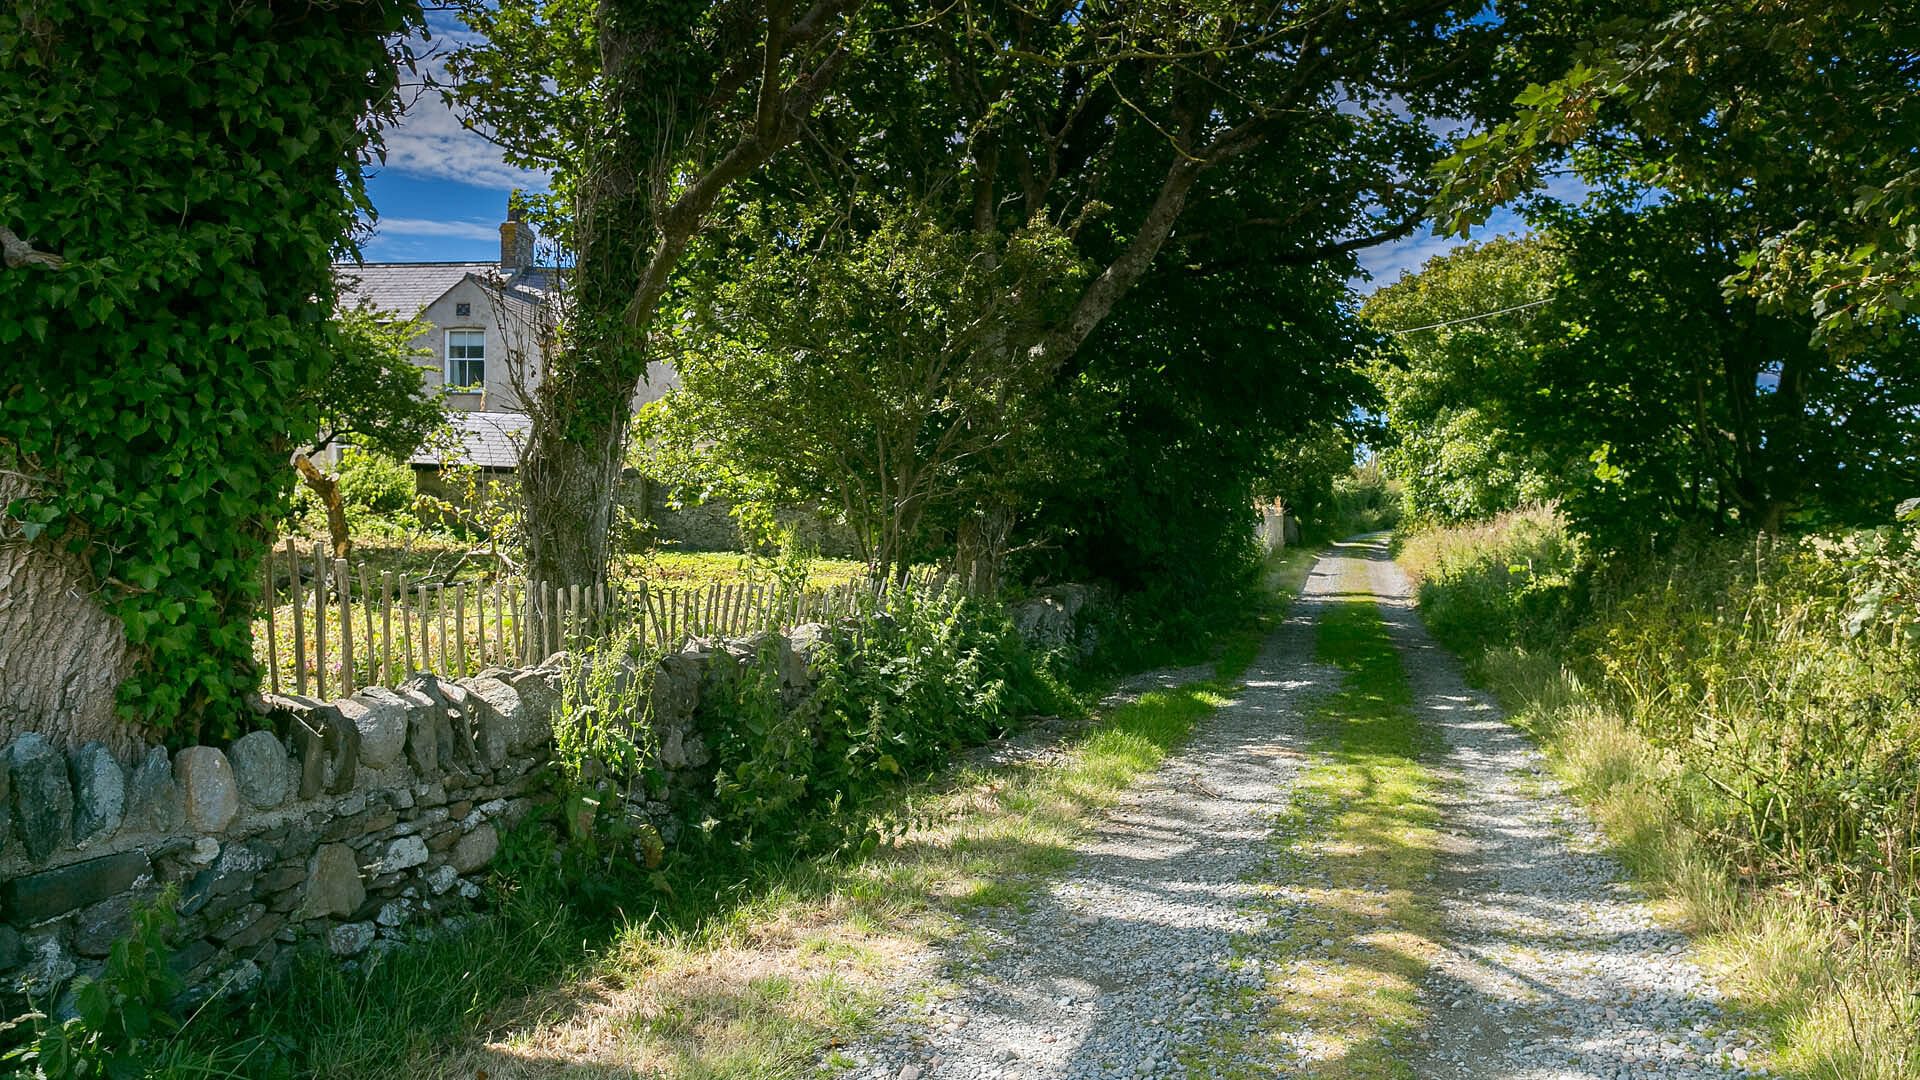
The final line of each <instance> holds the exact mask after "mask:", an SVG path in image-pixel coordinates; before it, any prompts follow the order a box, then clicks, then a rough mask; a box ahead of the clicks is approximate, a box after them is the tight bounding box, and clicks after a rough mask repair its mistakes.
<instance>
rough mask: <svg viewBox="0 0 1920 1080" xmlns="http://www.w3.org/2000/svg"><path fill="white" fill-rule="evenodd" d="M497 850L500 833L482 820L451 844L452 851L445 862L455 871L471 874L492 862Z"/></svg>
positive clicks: (498, 848) (498, 849)
mask: <svg viewBox="0 0 1920 1080" xmlns="http://www.w3.org/2000/svg"><path fill="white" fill-rule="evenodd" d="M499 851H500V834H499V833H498V832H497V831H495V829H494V827H493V826H492V825H490V824H486V823H484V822H483V823H481V824H479V825H476V826H474V829H473V831H472V832H470V833H468V834H467V835H465V836H463V837H461V838H460V840H459V842H458V843H456V844H454V845H453V851H452V852H451V853H450V854H449V855H448V856H447V864H448V865H449V866H452V867H453V869H454V871H455V872H456V873H460V874H471V873H473V872H474V871H475V870H478V869H480V868H481V867H483V866H485V865H487V864H488V863H490V862H492V861H493V857H494V855H496V854H498V853H499Z"/></svg>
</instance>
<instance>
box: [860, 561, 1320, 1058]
mask: <svg viewBox="0 0 1920 1080" xmlns="http://www.w3.org/2000/svg"><path fill="white" fill-rule="evenodd" d="M1331 588H1332V578H1330V577H1327V576H1325V575H1323V574H1321V573H1320V572H1319V571H1318V570H1317V569H1316V572H1315V573H1314V575H1313V576H1312V577H1310V578H1309V580H1308V582H1307V586H1306V589H1305V591H1304V594H1303V596H1302V597H1301V598H1300V600H1299V601H1297V602H1296V603H1295V604H1294V606H1293V608H1292V609H1291V611H1290V614H1289V617H1288V619H1287V621H1286V623H1285V624H1284V625H1282V626H1281V627H1280V628H1279V629H1278V630H1277V631H1275V633H1274V634H1273V635H1272V636H1271V637H1270V638H1269V639H1268V640H1267V642H1266V644H1265V646H1264V647H1263V649H1262V651H1261V653H1260V655H1259V656H1258V657H1257V658H1256V659H1255V660H1254V662H1253V664H1252V665H1251V666H1250V667H1249V668H1248V670H1247V673H1246V675H1245V676H1244V682H1245V687H1246V688H1245V689H1244V690H1243V691H1241V692H1240V693H1239V694H1238V695H1237V697H1236V698H1235V700H1234V701H1233V702H1232V703H1231V704H1229V705H1226V706H1224V707H1222V708H1221V709H1220V710H1219V711H1218V712H1216V713H1215V714H1214V715H1213V716H1212V717H1210V718H1209V719H1207V720H1206V721H1203V723H1202V726H1201V728H1200V729H1199V730H1198V731H1197V732H1196V733H1195V737H1194V739H1193V740H1192V741H1191V742H1190V743H1189V744H1188V745H1187V746H1186V747H1185V748H1183V749H1182V750H1181V751H1180V752H1178V753H1177V754H1175V755H1173V756H1172V757H1170V758H1168V760H1167V761H1166V762H1165V763H1164V764H1163V765H1162V766H1161V768H1160V769H1159V770H1158V771H1157V772H1156V773H1155V774H1154V775H1153V776H1152V777H1151V778H1149V779H1148V780H1147V781H1146V782H1144V783H1142V784H1141V785H1139V786H1137V787H1136V788H1134V789H1133V790H1132V791H1130V792H1129V793H1128V794H1127V796H1126V797H1125V798H1124V799H1123V800H1122V802H1121V803H1120V804H1119V805H1118V806H1117V807H1115V808H1114V809H1113V810H1112V811H1110V812H1109V814H1108V815H1107V817H1106V818H1105V819H1104V820H1103V821H1102V822H1100V823H1099V824H1098V825H1096V826H1095V829H1094V831H1093V834H1092V835H1091V836H1089V837H1088V838H1087V840H1086V841H1085V842H1084V843H1083V845H1082V847H1081V853H1080V858H1079V860H1078V862H1076V864H1075V865H1074V868H1073V869H1072V870H1070V871H1068V872H1067V873H1066V874H1065V875H1064V876H1063V877H1062V878H1061V879H1060V880H1058V881H1056V882H1054V883H1053V884H1052V885H1051V886H1050V887H1049V888H1048V889H1047V890H1046V891H1045V892H1043V893H1042V894H1041V895H1040V896H1039V897H1038V898H1037V899H1036V900H1035V901H1034V902H1032V903H1031V904H1030V905H1029V906H1028V908H1027V909H1026V910H1025V911H1020V912H1015V911H1007V910H1000V911H995V912H989V913H986V914H985V915H984V916H982V917H979V918H977V919H975V920H974V921H973V922H972V924H971V926H970V927H969V929H970V930H971V931H972V932H971V933H968V934H962V935H961V936H960V937H959V938H958V939H957V940H956V941H955V942H954V943H953V944H952V945H950V946H949V947H948V948H947V950H946V952H945V955H944V956H943V957H942V961H943V964H942V966H943V967H944V969H945V970H944V976H943V978H941V979H940V980H938V981H937V982H936V983H935V984H934V985H932V986H930V987H922V988H921V989H922V990H924V991H925V993H923V994H920V995H908V994H907V993H906V992H905V991H906V990H907V989H909V988H903V993H902V995H901V996H902V997H907V996H916V997H920V998H921V999H922V1000H921V1002H920V1003H919V1004H913V1003H910V1002H906V1001H902V1002H901V1003H900V1004H898V1005H896V1006H894V1007H892V1008H890V1009H888V1010H886V1012H885V1013H884V1014H883V1016H882V1017H881V1020H880V1023H879V1026H878V1030H877V1034H876V1035H874V1036H873V1037H871V1038H869V1039H868V1040H867V1041H865V1042H863V1043H861V1044H859V1045H856V1046H853V1047H849V1048H845V1049H843V1050H842V1051H841V1052H842V1053H843V1054H845V1055H846V1056H848V1057H850V1058H852V1059H853V1060H854V1061H855V1062H856V1063H857V1064H856V1065H855V1066H854V1067H853V1068H852V1069H851V1070H849V1071H848V1072H847V1073H846V1074H845V1075H849V1076H854V1077H860V1078H864V1080H880V1078H886V1080H900V1078H905V1080H913V1078H916V1077H924V1078H927V1080H933V1078H935V1077H938V1078H940V1080H947V1078H956V1080H958V1078H969V1077H1007V1078H1015V1077H1022V1078H1025V1077H1033V1078H1040V1077H1046V1078H1066V1077H1073V1078H1094V1077H1126V1078H1135V1077H1148V1076H1176V1075H1180V1074H1181V1070H1180V1069H1179V1068H1178V1065H1177V1063H1176V1060H1175V1055H1176V1054H1177V1053H1178V1052H1179V1050H1180V1048H1181V1047H1182V1046H1185V1045H1189V1044H1192V1043H1196V1042H1204V1041H1205V1040H1206V1039H1208V1038H1209V1037H1210V1036H1211V1035H1212V1034H1213V1033H1214V1032H1216V1031H1217V1030H1218V1028H1219V1026H1220V1025H1232V1026H1235V1027H1239V1028H1242V1029H1250V1028H1252V1027H1254V1026H1257V1025H1258V1024H1259V1022H1260V1010H1259V1009H1257V1008H1255V1009H1249V1010H1247V1011H1245V1012H1244V1013H1241V1014H1235V1013H1234V1012H1233V1011H1232V1010H1233V1008H1234V1004H1235V999H1236V996H1237V995H1235V994H1233V993H1231V992H1230V991H1231V990H1232V989H1233V988H1234V987H1236V986H1257V985H1259V984H1260V983H1261V982H1262V981H1263V977H1262V975H1261V974H1260V972H1259V970H1258V969H1257V968H1249V967H1247V966H1245V965H1244V964H1242V963H1241V962H1239V961H1237V960H1236V959H1235V958H1234V955H1233V953H1234V950H1233V944H1234V939H1235V937H1236V935H1246V934H1249V933H1258V932H1260V930H1261V929H1262V923H1263V922H1264V918H1263V917H1261V916H1259V915H1257V914H1254V913H1253V912H1251V911H1250V910H1249V904H1250V901H1251V900H1252V899H1253V897H1254V896H1255V894H1256V888H1255V886H1254V885H1252V884H1251V883H1250V879H1251V877H1252V874H1253V870H1254V868H1255V866H1256V864H1257V862H1258V860H1259V859H1260V857H1261V855H1262V854H1263V848H1264V845H1263V840H1264V839H1265V837H1266V836H1267V833H1268V831H1269V820H1270V818H1271V817H1272V815H1273V814H1274V812H1275V811H1276V810H1278V809H1279V807H1280V805H1281V800H1283V799H1284V798H1285V796H1286V791H1287V787H1288V785H1289V783H1290V782H1291V779H1292V777H1293V775H1294V774H1295V772H1296V771H1297V769H1298V768H1299V763H1300V758H1301V748H1302V747H1303V746H1304V745H1305V743H1306V737H1305V735H1304V733H1303V731H1302V727H1303V717H1304V715H1305V710H1306V708H1307V703H1308V701H1309V699H1310V697H1311V696H1312V695H1313V694H1314V693H1315V692H1316V690H1317V689H1318V688H1319V687H1320V686H1322V685H1324V683H1325V681H1326V680H1327V679H1329V678H1332V677H1335V676H1337V672H1330V671H1329V670H1323V669H1321V668H1318V667H1316V666H1315V665H1314V664H1313V619H1314V614H1315V612H1316V610H1317V607H1318V603H1319V601H1318V599H1317V598H1318V596H1319V595H1320V594H1321V593H1324V592H1326V591H1328V590H1330V589H1331ZM1186 674H1190V675H1193V676H1195V677H1202V676H1204V674H1206V673H1204V672H1188V673H1186Z"/></svg>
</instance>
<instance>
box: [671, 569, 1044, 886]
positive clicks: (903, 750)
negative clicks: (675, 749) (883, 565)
mask: <svg viewBox="0 0 1920 1080" xmlns="http://www.w3.org/2000/svg"><path fill="white" fill-rule="evenodd" d="M814 667H815V672H816V677H817V682H816V684H815V686H814V689H813V693H812V694H811V695H810V696H809V697H808V698H807V699H806V700H805V702H804V703H803V704H802V705H801V706H800V707H798V708H789V707H787V706H786V704H785V703H783V702H781V700H780V698H779V686H778V681H777V679H775V678H774V676H773V671H772V654H771V653H770V652H768V651H763V653H762V654H761V656H760V657H758V658H755V659H754V660H753V661H750V662H749V663H747V664H746V665H744V666H743V667H742V669H741V671H740V673H739V674H738V675H737V676H735V677H734V678H733V679H732V680H730V681H729V683H728V684H727V688H726V689H725V690H724V691H723V692H721V693H718V694H714V695H709V696H707V697H703V699H702V704H701V707H702V709H703V710H706V717H705V719H706V721H707V723H708V725H709V727H710V729H711V730H714V731H716V732H717V733H718V735H717V739H716V742H717V745H716V746H715V747H714V755H715V759H716V762H717V770H718V771H717V775H716V780H715V795H716V801H717V803H718V806H719V814H718V816H717V817H716V819H715V822H714V825H713V827H712V828H711V829H710V830H709V833H710V835H712V836H713V837H715V838H717V839H720V840H722V841H724V842H725V843H727V844H729V845H731V846H734V847H738V848H741V849H743V850H744V849H750V848H751V847H753V846H754V845H755V844H756V843H759V842H760V841H761V840H763V839H774V840H778V841H780V842H784V843H788V844H792V845H794V846H797V847H800V848H803V849H805V848H819V847H822V846H826V845H830V844H832V843H836V842H840V841H843V840H846V839H848V838H847V837H845V836H843V835H842V834H841V832H840V825H841V824H842V823H843V822H844V821H847V820H852V818H851V817H849V816H848V815H846V814H845V813H844V812H845V811H847V810H849V809H851V808H853V807H857V806H859V805H862V804H864V803H866V802H868V801H869V800H870V799H872V798H873V796H875V795H877V794H879V793H880V792H881V791H884V790H886V789H887V788H889V787H891V786H893V785H895V784H897V783H898V782H900V781H901V780H904V779H907V778H910V777H913V776H918V775H922V774H925V773H926V772H928V771H930V770H932V769H933V768H935V767H937V766H938V765H940V764H941V763H943V762H944V761H946V760H947V758H948V757H949V755H951V753H952V752H953V751H954V750H956V749H958V748H961V747H964V746H968V745H973V744H976V743H979V742H983V741H985V740H986V739H989V738H992V737H994V736H997V735H999V734H1001V733H1002V732H1005V731H1007V730H1010V729H1012V728H1013V727H1014V726H1016V725H1017V724H1018V723H1019V722H1020V720H1021V719H1023V718H1024V717H1025V716H1026V715H1028V714H1030V713H1033V712H1053V711H1059V710H1061V709H1062V708H1066V707H1071V703H1070V700H1069V699H1068V698H1067V697H1066V695H1065V693H1064V691H1062V690H1060V689H1059V685H1058V683H1057V682H1056V681H1055V679H1054V677H1053V674H1052V673H1051V672H1050V671H1048V670H1046V669H1045V668H1044V667H1043V666H1041V665H1040V664H1039V662H1037V661H1036V659H1035V658H1034V656H1033V654H1032V653H1031V652H1030V651H1029V650H1028V649H1027V647H1026V645H1025V643H1024V642H1023V641H1021V639H1020V636H1019V634H1018V633H1017V632H1016V631H1015V630H1014V627H1013V624H1012V623H1011V622H1010V621H1009V620H1008V618H1007V615H1006V612H1005V611H1004V610H1003V609H1001V608H1000V607H999V606H998V605H995V604H991V603H986V602H982V601H980V600H977V599H974V598H972V597H968V596H966V595H964V594H962V593H961V592H960V591H959V590H958V589H957V588H953V587H948V588H945V589H938V590H928V589H916V588H910V587H909V588H901V589H896V590H894V591H892V592H890V593H888V594H887V596H886V597H885V598H883V599H881V600H879V601H877V602H875V603H874V604H872V606H870V607H869V608H868V609H867V610H866V611H865V612H863V613H862V614H860V615H859V616H857V617H855V618H853V619H848V620H845V621H842V622H840V623H837V624H835V625H833V626H831V627H830V628H829V629H828V632H827V637H826V639H825V641H824V643H823V645H822V648H821V650H820V652H819V653H817V654H816V655H815V657H814Z"/></svg>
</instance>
